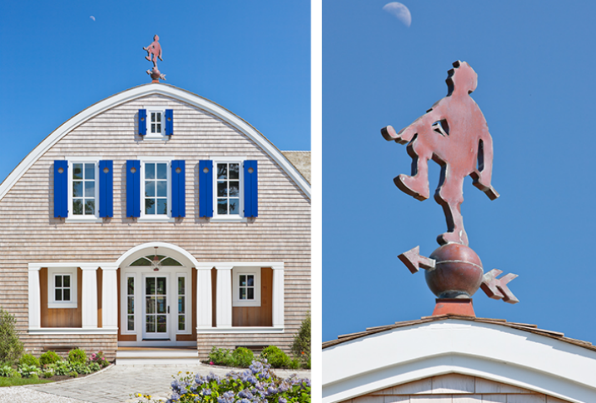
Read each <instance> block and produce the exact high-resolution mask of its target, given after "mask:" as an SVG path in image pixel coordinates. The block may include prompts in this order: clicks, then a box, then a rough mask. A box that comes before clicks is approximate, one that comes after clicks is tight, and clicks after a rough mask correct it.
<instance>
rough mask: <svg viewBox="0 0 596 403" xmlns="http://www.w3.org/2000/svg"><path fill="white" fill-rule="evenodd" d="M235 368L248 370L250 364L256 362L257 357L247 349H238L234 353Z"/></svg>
mask: <svg viewBox="0 0 596 403" xmlns="http://www.w3.org/2000/svg"><path fill="white" fill-rule="evenodd" d="M232 358H233V359H234V364H235V365H234V366H235V367H242V368H248V367H249V366H250V364H251V363H252V362H253V361H254V360H255V355H254V354H253V352H252V351H251V350H249V349H248V348H245V347H238V348H236V350H234V352H233V353H232Z"/></svg>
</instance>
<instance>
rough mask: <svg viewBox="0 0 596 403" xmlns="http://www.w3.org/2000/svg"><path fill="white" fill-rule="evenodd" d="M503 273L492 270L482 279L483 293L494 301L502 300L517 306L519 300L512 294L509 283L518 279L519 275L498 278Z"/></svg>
mask: <svg viewBox="0 0 596 403" xmlns="http://www.w3.org/2000/svg"><path fill="white" fill-rule="evenodd" d="M501 273H503V271H502V270H497V269H492V270H491V271H489V272H488V273H486V274H485V275H484V276H483V278H482V284H480V288H482V291H484V292H485V293H486V295H488V297H489V298H492V299H502V300H503V301H505V302H508V303H510V304H517V303H518V302H519V299H517V298H516V296H515V295H513V293H512V292H511V290H510V289H509V287H507V283H509V282H510V281H511V280H513V279H514V278H516V277H517V274H511V273H509V274H506V275H504V276H503V277H501V278H497V277H498V276H500V275H501Z"/></svg>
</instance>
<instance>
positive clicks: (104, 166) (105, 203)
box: [99, 161, 114, 217]
mask: <svg viewBox="0 0 596 403" xmlns="http://www.w3.org/2000/svg"><path fill="white" fill-rule="evenodd" d="M113 178H114V172H113V163H112V161H99V216H100V217H113V216H114V207H113V205H114V202H113V200H114V186H113V183H114V180H113Z"/></svg>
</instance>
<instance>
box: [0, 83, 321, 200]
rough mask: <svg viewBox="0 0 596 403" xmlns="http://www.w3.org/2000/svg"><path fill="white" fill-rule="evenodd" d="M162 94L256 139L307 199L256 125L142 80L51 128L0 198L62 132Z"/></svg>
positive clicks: (304, 185) (302, 183) (0, 188)
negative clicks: (144, 82) (195, 108)
mask: <svg viewBox="0 0 596 403" xmlns="http://www.w3.org/2000/svg"><path fill="white" fill-rule="evenodd" d="M153 94H158V95H165V96H168V97H172V98H175V99H178V100H180V101H182V102H185V103H188V104H190V105H192V106H195V107H197V108H199V109H202V110H205V111H207V112H209V113H211V114H212V115H214V116H217V117H218V118H220V119H222V120H223V121H225V122H227V123H228V124H230V125H231V126H233V127H234V128H236V129H237V130H238V131H240V132H241V133H243V134H245V135H246V136H247V137H248V138H250V139H251V140H253V141H254V142H255V143H257V144H258V145H259V146H260V147H261V148H262V149H263V150H264V151H265V152H266V153H267V154H268V155H269V156H270V157H271V158H272V159H273V160H274V161H275V162H277V163H278V164H279V166H280V167H281V168H282V169H283V170H284V171H285V172H286V173H287V174H288V175H289V176H290V177H291V178H292V179H293V180H294V182H295V183H296V184H297V185H298V187H299V188H300V189H301V190H302V191H303V192H304V193H305V195H306V197H308V198H309V199H310V184H309V183H308V182H307V181H306V179H304V177H303V176H302V174H301V173H300V172H298V170H297V169H296V167H294V165H293V164H292V163H290V161H289V160H288V159H287V158H286V157H285V156H284V155H283V154H282V152H281V151H279V149H278V148H277V147H275V146H274V145H273V143H271V142H270V141H269V140H268V139H267V138H266V137H265V136H263V135H262V134H261V133H260V132H259V131H258V130H257V129H255V128H254V127H253V126H251V125H250V124H249V123H248V122H246V121H245V120H244V119H242V118H240V117H239V116H237V115H235V114H234V113H232V112H230V111H229V110H227V109H225V108H224V107H222V106H221V105H218V104H216V103H215V102H213V101H210V100H208V99H206V98H203V97H201V96H199V95H196V94H193V93H191V92H188V91H185V90H182V89H180V88H177V87H174V86H171V85H168V84H163V83H160V84H144V85H140V86H138V87H134V88H131V89H129V90H126V91H123V92H120V93H118V94H116V95H113V96H111V97H109V98H106V99H104V100H102V101H99V102H97V103H96V104H93V105H91V106H90V107H88V108H87V109H85V110H83V111H81V112H79V113H78V114H76V115H75V116H73V117H72V118H70V119H69V120H67V121H66V122H65V123H63V124H62V125H61V126H60V127H58V128H57V129H56V130H54V131H53V132H52V133H51V134H50V135H49V136H47V137H46V138H45V139H44V140H43V141H42V142H41V143H40V144H39V145H38V146H37V147H35V148H34V149H33V150H32V151H31V152H30V153H29V154H28V155H27V156H26V157H25V158H24V159H23V160H22V161H21V163H20V164H19V165H17V167H16V168H15V169H14V170H13V171H12V172H11V173H10V175H8V177H7V178H6V179H5V180H4V181H3V182H2V184H0V200H2V199H3V198H4V196H5V195H6V194H7V193H8V191H9V190H10V189H11V188H12V187H13V186H14V184H15V183H17V182H18V180H19V179H20V178H21V176H23V175H24V174H25V172H27V170H28V169H29V168H30V167H31V166H32V165H33V164H34V163H35V162H36V161H37V160H38V159H39V158H40V157H41V156H42V155H44V154H45V153H46V152H47V151H48V150H49V149H50V148H51V147H52V146H54V144H56V143H57V142H58V141H60V140H61V139H62V138H63V137H64V136H66V135H67V134H68V133H70V132H71V131H72V130H74V129H75V128H77V127H78V126H80V125H82V124H83V123H85V122H87V121H88V120H89V119H92V118H93V117H95V116H97V115H99V114H100V113H103V112H105V111H107V110H108V109H111V108H114V107H116V106H118V105H121V104H124V103H126V102H129V101H132V100H134V99H137V98H141V97H144V96H147V95H153Z"/></svg>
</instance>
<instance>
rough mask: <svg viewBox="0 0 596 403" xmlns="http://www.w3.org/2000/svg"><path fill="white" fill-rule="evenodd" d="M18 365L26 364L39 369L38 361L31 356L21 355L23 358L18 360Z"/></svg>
mask: <svg viewBox="0 0 596 403" xmlns="http://www.w3.org/2000/svg"><path fill="white" fill-rule="evenodd" d="M19 364H21V365H22V364H27V365H30V366H33V367H36V368H39V360H38V359H37V358H35V356H33V355H31V354H23V356H22V357H21V359H20V360H19Z"/></svg>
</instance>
